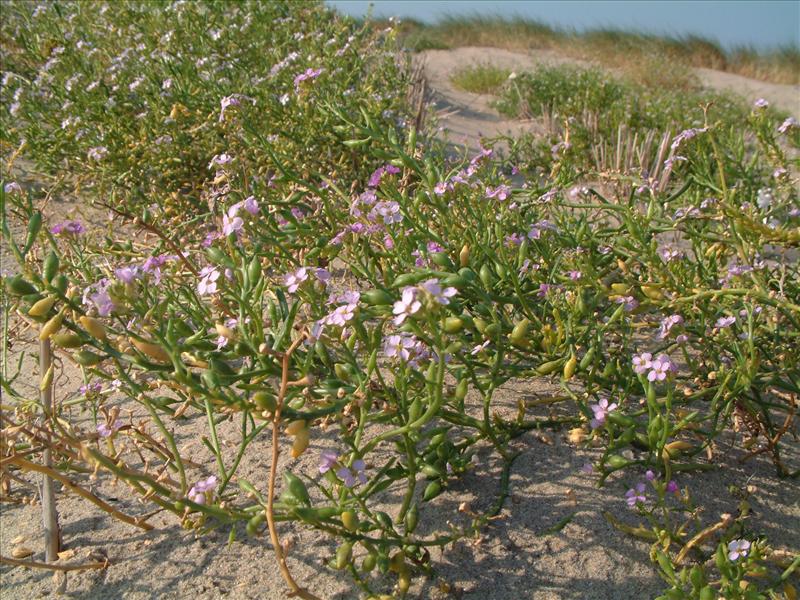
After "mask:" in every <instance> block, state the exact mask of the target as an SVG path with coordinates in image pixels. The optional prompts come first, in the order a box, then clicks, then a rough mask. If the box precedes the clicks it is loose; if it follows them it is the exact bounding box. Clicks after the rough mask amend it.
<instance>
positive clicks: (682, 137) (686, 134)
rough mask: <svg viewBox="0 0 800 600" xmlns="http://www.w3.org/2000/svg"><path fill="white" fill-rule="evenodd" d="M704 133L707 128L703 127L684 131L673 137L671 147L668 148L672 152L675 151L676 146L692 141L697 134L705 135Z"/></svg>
mask: <svg viewBox="0 0 800 600" xmlns="http://www.w3.org/2000/svg"><path fill="white" fill-rule="evenodd" d="M706 131H708V128H707V127H703V128H696V127H695V128H691V129H684V130H683V131H681V132H680V133H679V134H678V135H676V136H675V138H674V139H673V140H672V145H671V146H670V147H671V148H672V149H673V150H677V149H678V146H680V145H681V144H683V142H685V141H687V140H690V139H692V138H693V137H695V136H696V135H697V134H698V133H705V132H706Z"/></svg>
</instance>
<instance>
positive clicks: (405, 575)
mask: <svg viewBox="0 0 800 600" xmlns="http://www.w3.org/2000/svg"><path fill="white" fill-rule="evenodd" d="M410 587H411V571H409V569H408V567H406V566H405V565H403V568H402V569H400V573H399V574H398V576H397V591H398V592H400V595H401V596H404V595H405V594H406V592H408V588H410Z"/></svg>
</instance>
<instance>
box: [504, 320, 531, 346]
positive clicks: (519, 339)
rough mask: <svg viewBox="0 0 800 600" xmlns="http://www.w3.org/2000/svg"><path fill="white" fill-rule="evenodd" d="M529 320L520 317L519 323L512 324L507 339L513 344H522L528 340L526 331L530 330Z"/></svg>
mask: <svg viewBox="0 0 800 600" xmlns="http://www.w3.org/2000/svg"><path fill="white" fill-rule="evenodd" d="M530 327H531V322H530V320H529V319H522V320H521V321H520V322H519V323H517V324H516V325H514V329H512V330H511V334H510V335H509V336H508V339H509V340H510V341H511V343H512V344H514V345H515V346H522V345H524V344H525V343H526V342H527V341H528V339H527V338H528V331H529V330H530Z"/></svg>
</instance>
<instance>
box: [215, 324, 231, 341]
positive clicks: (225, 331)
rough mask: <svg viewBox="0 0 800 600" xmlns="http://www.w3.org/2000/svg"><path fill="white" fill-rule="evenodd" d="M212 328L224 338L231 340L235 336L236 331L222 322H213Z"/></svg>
mask: <svg viewBox="0 0 800 600" xmlns="http://www.w3.org/2000/svg"><path fill="white" fill-rule="evenodd" d="M214 329H216V330H217V333H218V334H220V335H221V336H222V337H224V338H225V339H226V340H233V339H235V338H236V332H235V331H234V330H233V329H231V328H230V327H228V326H227V325H225V324H224V323H215V324H214Z"/></svg>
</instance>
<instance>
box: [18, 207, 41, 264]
mask: <svg viewBox="0 0 800 600" xmlns="http://www.w3.org/2000/svg"><path fill="white" fill-rule="evenodd" d="M41 229H42V213H41V211H36V212H35V213H33V214H32V215H31V220H30V221H28V236H27V237H26V238H25V248H24V249H23V251H22V253H23V254H27V253H28V250H30V249H31V247H32V246H33V244H34V242H35V241H36V236H37V235H39V231H40V230H41Z"/></svg>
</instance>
